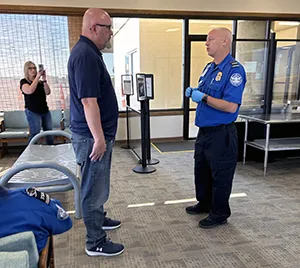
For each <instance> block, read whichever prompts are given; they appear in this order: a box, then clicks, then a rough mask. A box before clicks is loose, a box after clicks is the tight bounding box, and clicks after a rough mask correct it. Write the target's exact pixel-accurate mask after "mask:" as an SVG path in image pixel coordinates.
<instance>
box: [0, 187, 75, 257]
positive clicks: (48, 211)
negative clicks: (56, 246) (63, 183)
mask: <svg viewBox="0 0 300 268" xmlns="http://www.w3.org/2000/svg"><path fill="white" fill-rule="evenodd" d="M0 214H1V228H0V238H1V237H5V236H8V235H12V234H16V233H21V232H26V231H32V232H33V233H34V236H35V240H36V244H37V248H38V251H39V253H40V252H41V251H42V250H43V248H44V247H45V246H46V244H47V239H48V237H49V236H50V235H55V234H61V233H63V232H65V231H67V230H69V229H71V227H72V220H71V219H70V217H69V215H68V213H67V212H66V211H65V210H64V209H63V208H62V206H61V204H60V202H59V201H58V200H55V199H52V198H50V197H49V195H48V194H46V193H43V192H40V191H38V190H36V189H35V188H27V189H16V190H10V189H5V188H3V187H2V186H0Z"/></svg>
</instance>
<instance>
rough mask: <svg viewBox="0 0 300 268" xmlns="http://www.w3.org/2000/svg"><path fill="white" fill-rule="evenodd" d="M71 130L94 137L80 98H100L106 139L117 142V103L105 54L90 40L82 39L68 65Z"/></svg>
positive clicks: (74, 49)
mask: <svg viewBox="0 0 300 268" xmlns="http://www.w3.org/2000/svg"><path fill="white" fill-rule="evenodd" d="M68 75H69V86H70V129H71V131H72V132H73V133H76V134H79V135H82V136H85V137H89V138H92V133H91V132H90V130H89V127H88V124H87V121H86V118H85V115H84V109H83V104H82V102H81V99H83V98H97V102H98V105H99V109H100V115H101V124H102V128H103V132H104V136H105V139H114V138H115V135H116V131H117V125H118V113H119V109H118V102H117V98H116V94H115V90H114V87H113V85H112V81H111V79H110V75H109V73H108V71H107V69H106V66H105V63H104V61H103V58H102V53H101V52H100V50H99V49H98V48H97V46H96V45H95V44H94V43H93V42H92V41H91V40H90V39H88V38H86V37H84V36H80V39H79V41H78V42H77V43H76V45H75V46H74V47H73V49H72V52H71V55H70V58H69V62H68Z"/></svg>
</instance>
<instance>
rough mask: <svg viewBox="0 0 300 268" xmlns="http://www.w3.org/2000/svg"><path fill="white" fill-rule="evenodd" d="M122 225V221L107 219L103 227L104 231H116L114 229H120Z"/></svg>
mask: <svg viewBox="0 0 300 268" xmlns="http://www.w3.org/2000/svg"><path fill="white" fill-rule="evenodd" d="M105 215H106V213H105ZM121 225H122V223H121V222H120V221H118V220H113V219H111V218H108V217H105V218H104V222H103V225H102V229H103V230H114V229H117V228H119V227H120V226H121Z"/></svg>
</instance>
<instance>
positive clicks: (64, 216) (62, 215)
mask: <svg viewBox="0 0 300 268" xmlns="http://www.w3.org/2000/svg"><path fill="white" fill-rule="evenodd" d="M56 207H57V215H56V217H57V219H59V220H61V221H63V220H65V219H67V218H68V217H69V214H68V213H67V212H66V211H65V210H64V209H63V208H62V207H60V206H59V205H57V204H56Z"/></svg>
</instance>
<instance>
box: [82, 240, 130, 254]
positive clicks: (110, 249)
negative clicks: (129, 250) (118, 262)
mask: <svg viewBox="0 0 300 268" xmlns="http://www.w3.org/2000/svg"><path fill="white" fill-rule="evenodd" d="M124 249H125V248H124V246H123V245H122V244H117V243H113V242H112V241H110V240H109V239H106V240H105V241H104V242H103V243H101V244H99V245H98V246H96V247H93V248H91V249H89V250H88V249H85V253H86V254H87V255H89V256H92V257H93V256H107V257H113V256H118V255H120V254H122V253H123V251H124Z"/></svg>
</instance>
